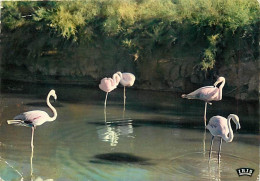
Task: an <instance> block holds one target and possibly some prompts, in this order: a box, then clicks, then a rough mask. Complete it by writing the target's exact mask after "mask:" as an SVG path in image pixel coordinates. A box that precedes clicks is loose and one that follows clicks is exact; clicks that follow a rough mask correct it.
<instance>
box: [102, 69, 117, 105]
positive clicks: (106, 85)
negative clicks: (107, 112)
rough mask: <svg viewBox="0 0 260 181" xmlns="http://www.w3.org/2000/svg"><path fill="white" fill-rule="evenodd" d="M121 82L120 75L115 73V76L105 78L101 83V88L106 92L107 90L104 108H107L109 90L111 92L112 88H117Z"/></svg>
mask: <svg viewBox="0 0 260 181" xmlns="http://www.w3.org/2000/svg"><path fill="white" fill-rule="evenodd" d="M119 82H120V77H119V75H118V74H116V73H115V74H114V75H113V78H107V77H105V78H103V79H102V80H101V82H100V84H99V88H100V89H101V90H103V91H104V92H106V98H105V103H104V108H105V109H106V105H107V95H108V93H109V92H111V91H112V90H114V89H116V88H117V86H118V84H119Z"/></svg>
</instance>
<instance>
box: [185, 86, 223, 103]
mask: <svg viewBox="0 0 260 181" xmlns="http://www.w3.org/2000/svg"><path fill="white" fill-rule="evenodd" d="M182 98H187V99H199V100H202V101H205V102H210V101H219V100H221V99H222V97H220V94H219V88H218V87H214V86H205V87H201V88H199V89H197V90H195V91H193V92H191V93H189V94H187V95H185V94H183V95H182Z"/></svg>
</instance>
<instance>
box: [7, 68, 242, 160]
mask: <svg viewBox="0 0 260 181" xmlns="http://www.w3.org/2000/svg"><path fill="white" fill-rule="evenodd" d="M134 81H135V76H134V75H133V74H132V73H121V72H116V73H115V74H113V77H112V78H103V79H102V80H101V82H100V84H99V88H100V89H101V90H103V91H104V92H106V97H105V103H104V108H105V109H106V102H107V96H108V93H109V92H111V91H112V90H114V89H116V88H117V86H118V85H119V83H120V84H122V85H123V86H124V110H125V100H126V96H125V87H128V86H132V85H133V84H134ZM220 83H221V84H220ZM219 84H220V85H219ZM218 85H219V87H218ZM224 85H225V78H224V77H219V78H218V79H217V81H216V82H215V83H214V85H213V86H205V87H201V88H199V89H197V90H195V91H193V92H191V93H189V94H183V95H182V98H187V99H199V100H202V101H205V111H204V123H205V128H207V129H208V130H209V131H210V133H211V134H212V139H211V145H210V151H209V159H210V157H211V151H212V145H213V140H214V137H215V136H217V137H220V144H219V151H218V161H220V151H221V145H222V139H224V140H225V141H226V142H232V140H233V137H234V135H233V131H232V128H231V125H230V121H231V120H233V122H234V123H235V124H236V129H240V124H239V118H238V116H237V115H235V114H230V115H229V116H228V118H227V119H226V118H224V117H222V116H213V117H212V118H210V120H209V122H208V125H206V112H207V104H210V105H211V104H212V103H211V101H220V100H221V99H222V89H223V87H224ZM51 96H52V97H54V99H55V100H56V99H57V95H56V93H55V90H51V91H50V92H49V94H48V96H47V105H48V106H49V108H50V109H51V110H52V112H53V114H54V115H53V117H50V116H49V115H48V114H47V113H46V112H45V111H41V110H35V111H29V112H24V113H22V114H19V115H17V116H15V117H14V118H13V120H8V121H7V123H8V124H14V125H18V126H27V127H31V128H32V137H31V147H32V149H33V135H34V130H35V128H36V126H40V125H42V124H43V123H45V122H48V121H50V122H51V121H54V120H55V119H56V118H57V111H56V109H55V108H54V107H53V106H52V105H51V104H50V97H51Z"/></svg>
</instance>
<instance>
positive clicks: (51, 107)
mask: <svg viewBox="0 0 260 181" xmlns="http://www.w3.org/2000/svg"><path fill="white" fill-rule="evenodd" d="M50 96H51V95H50V94H49V95H48V96H47V105H48V106H49V108H50V109H51V110H52V112H53V114H54V115H53V117H50V119H49V120H48V121H54V120H55V119H56V118H57V111H56V109H55V108H54V107H53V106H52V105H51V103H50Z"/></svg>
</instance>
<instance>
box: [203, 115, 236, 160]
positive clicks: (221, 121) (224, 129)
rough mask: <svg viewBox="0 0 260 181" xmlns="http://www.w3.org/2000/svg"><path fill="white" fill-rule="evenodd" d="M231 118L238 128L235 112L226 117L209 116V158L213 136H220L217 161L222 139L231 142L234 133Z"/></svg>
mask: <svg viewBox="0 0 260 181" xmlns="http://www.w3.org/2000/svg"><path fill="white" fill-rule="evenodd" d="M231 119H232V120H233V121H234V123H235V124H236V129H240V128H241V126H240V123H239V118H238V116H237V115H235V114H230V115H229V116H228V119H226V118H224V117H222V116H213V117H212V118H210V120H209V123H208V125H207V129H208V130H209V131H210V133H211V134H212V139H211V145H210V151H209V159H210V157H211V150H212V145H213V140H214V137H215V136H217V137H220V144H219V151H218V162H220V151H221V145H222V139H223V140H225V141H226V142H232V141H233V138H234V135H233V130H232V128H231V124H230V120H231Z"/></svg>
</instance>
